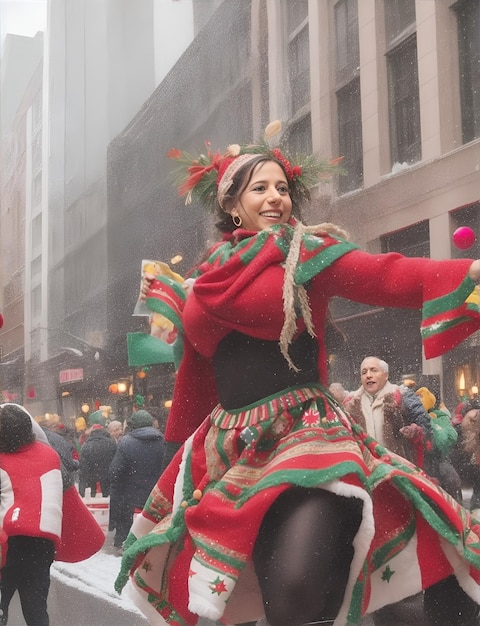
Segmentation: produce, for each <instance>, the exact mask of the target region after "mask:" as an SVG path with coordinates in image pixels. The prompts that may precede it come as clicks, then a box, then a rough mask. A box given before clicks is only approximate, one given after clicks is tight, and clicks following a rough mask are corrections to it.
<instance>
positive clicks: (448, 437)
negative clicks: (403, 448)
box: [415, 387, 462, 504]
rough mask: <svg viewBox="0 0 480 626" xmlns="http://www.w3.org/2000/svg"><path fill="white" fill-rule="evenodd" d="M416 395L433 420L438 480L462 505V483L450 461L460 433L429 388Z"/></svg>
mask: <svg viewBox="0 0 480 626" xmlns="http://www.w3.org/2000/svg"><path fill="white" fill-rule="evenodd" d="M415 393H416V395H417V396H418V397H419V398H420V399H421V401H422V404H423V406H424V408H425V410H426V411H427V413H428V415H429V417H430V419H431V425H432V441H433V449H432V452H431V455H432V457H434V458H435V465H436V469H437V474H436V475H435V477H436V478H438V481H439V483H440V486H441V487H443V489H445V491H447V492H448V493H449V494H450V495H451V496H452V497H453V498H455V500H457V502H459V503H460V504H461V503H462V481H461V480H460V476H459V475H458V473H457V471H456V470H455V468H454V467H453V465H452V462H451V459H450V455H451V453H452V451H453V450H454V449H455V446H456V444H457V439H458V433H457V431H456V430H455V428H454V426H453V425H452V422H451V416H450V413H449V411H448V409H447V408H446V407H445V405H443V404H442V403H440V402H439V401H438V400H437V398H436V396H435V394H433V393H432V392H431V391H430V390H429V389H428V388H427V387H420V388H419V389H417V391H416V392H415Z"/></svg>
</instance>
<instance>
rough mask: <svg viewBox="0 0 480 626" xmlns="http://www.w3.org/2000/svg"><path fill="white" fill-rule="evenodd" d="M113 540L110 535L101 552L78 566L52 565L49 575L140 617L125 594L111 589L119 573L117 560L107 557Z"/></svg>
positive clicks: (115, 557)
mask: <svg viewBox="0 0 480 626" xmlns="http://www.w3.org/2000/svg"><path fill="white" fill-rule="evenodd" d="M111 545H112V539H111V537H110V534H109V535H107V539H106V542H105V545H104V547H103V548H102V550H101V551H100V552H97V554H94V555H93V556H92V557H90V558H89V559H87V560H86V561H80V563H62V562H60V561H55V562H54V563H53V565H52V567H51V570H50V575H51V577H52V578H55V579H56V580H58V581H59V582H61V583H63V584H65V585H68V586H70V587H74V588H75V589H78V590H80V591H84V592H85V593H88V594H90V595H93V596H96V597H98V598H100V599H102V600H105V601H106V602H110V603H111V604H115V605H116V606H118V607H120V608H123V609H125V610H127V611H131V612H132V613H136V614H138V615H141V613H140V611H139V610H138V609H137V608H136V607H135V605H134V604H133V603H132V601H131V600H129V598H128V597H126V596H125V595H124V594H122V595H119V594H118V593H117V592H116V591H115V589H114V587H113V585H114V582H115V579H116V577H117V575H118V572H119V571H120V561H121V559H120V556H117V555H114V554H109V552H110V551H111Z"/></svg>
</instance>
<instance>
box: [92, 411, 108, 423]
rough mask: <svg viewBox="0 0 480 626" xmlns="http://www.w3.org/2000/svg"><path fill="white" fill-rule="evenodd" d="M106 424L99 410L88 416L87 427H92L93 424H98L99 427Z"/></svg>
mask: <svg viewBox="0 0 480 626" xmlns="http://www.w3.org/2000/svg"><path fill="white" fill-rule="evenodd" d="M106 423H107V420H106V418H105V416H104V415H103V412H102V411H101V410H98V411H94V412H93V413H90V415H89V416H88V425H89V426H93V424H100V426H105V424H106Z"/></svg>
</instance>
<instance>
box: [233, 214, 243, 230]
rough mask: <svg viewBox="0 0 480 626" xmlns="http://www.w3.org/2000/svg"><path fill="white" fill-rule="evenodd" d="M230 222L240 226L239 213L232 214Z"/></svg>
mask: <svg viewBox="0 0 480 626" xmlns="http://www.w3.org/2000/svg"><path fill="white" fill-rule="evenodd" d="M232 222H233V223H234V224H235V226H236V227H237V228H240V226H241V225H242V218H241V217H240V215H232Z"/></svg>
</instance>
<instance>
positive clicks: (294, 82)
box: [287, 0, 310, 114]
mask: <svg viewBox="0 0 480 626" xmlns="http://www.w3.org/2000/svg"><path fill="white" fill-rule="evenodd" d="M287 31H288V75H289V79H290V93H291V105H292V113H293V114H295V113H296V112H297V111H298V110H299V109H300V108H302V107H303V106H305V105H307V104H308V103H309V102H310V44H309V37H308V2H307V0H294V1H293V2H291V1H289V2H287Z"/></svg>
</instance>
